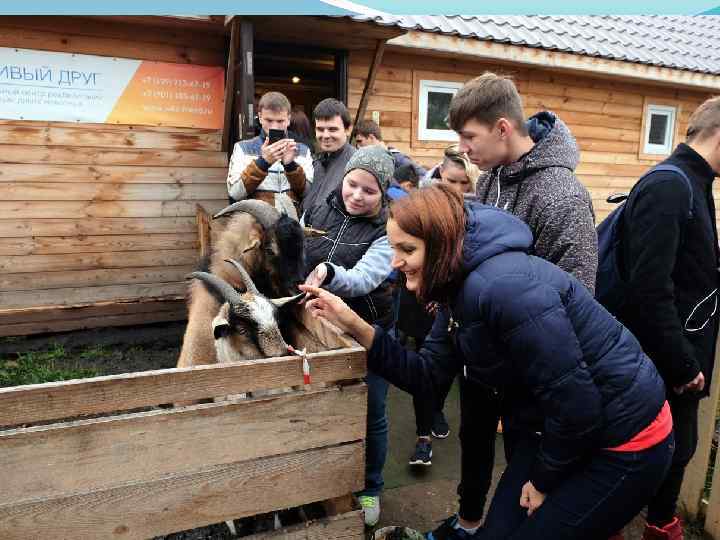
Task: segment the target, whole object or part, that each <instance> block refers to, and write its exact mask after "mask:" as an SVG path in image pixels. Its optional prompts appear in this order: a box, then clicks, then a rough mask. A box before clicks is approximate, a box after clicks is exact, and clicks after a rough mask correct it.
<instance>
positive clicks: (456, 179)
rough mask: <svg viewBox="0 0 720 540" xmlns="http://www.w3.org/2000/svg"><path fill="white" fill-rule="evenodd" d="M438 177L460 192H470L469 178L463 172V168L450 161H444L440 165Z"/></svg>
mask: <svg viewBox="0 0 720 540" xmlns="http://www.w3.org/2000/svg"><path fill="white" fill-rule="evenodd" d="M440 178H442V181H443V182H445V183H446V184H448V185H449V186H450V187H452V188H454V189H456V190H458V191H459V192H460V193H470V190H471V189H472V185H471V184H470V179H469V178H468V177H467V174H465V168H464V167H461V166H460V165H456V164H454V163H453V162H452V161H445V163H443V164H442V165H441V166H440Z"/></svg>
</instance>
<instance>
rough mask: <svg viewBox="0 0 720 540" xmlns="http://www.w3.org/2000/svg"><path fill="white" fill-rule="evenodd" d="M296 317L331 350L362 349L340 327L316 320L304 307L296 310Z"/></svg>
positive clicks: (322, 320)
mask: <svg viewBox="0 0 720 540" xmlns="http://www.w3.org/2000/svg"><path fill="white" fill-rule="evenodd" d="M295 317H296V319H297V320H298V321H300V323H302V325H303V326H304V327H305V328H307V329H308V330H309V331H310V332H311V333H312V334H313V335H314V336H315V337H317V338H318V339H319V340H320V342H321V343H322V344H323V345H325V346H326V347H327V348H329V349H342V348H352V349H354V348H357V347H360V345H358V343H357V342H356V341H355V340H354V339H353V338H352V337H350V336H349V335H348V334H345V333H343V332H342V331H341V330H340V329H339V328H338V327H336V326H334V325H333V324H331V323H329V322H328V321H326V320H325V319H321V318H315V317H313V316H312V315H310V313H309V312H308V310H306V309H305V308H304V306H299V307H297V308H296V309H295Z"/></svg>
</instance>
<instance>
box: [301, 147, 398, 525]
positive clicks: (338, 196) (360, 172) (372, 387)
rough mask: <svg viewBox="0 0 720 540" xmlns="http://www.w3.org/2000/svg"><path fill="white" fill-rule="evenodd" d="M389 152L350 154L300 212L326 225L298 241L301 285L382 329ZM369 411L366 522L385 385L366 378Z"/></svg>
mask: <svg viewBox="0 0 720 540" xmlns="http://www.w3.org/2000/svg"><path fill="white" fill-rule="evenodd" d="M393 169H394V163H393V159H392V156H391V155H390V154H389V153H388V152H387V150H385V149H384V148H383V147H381V146H366V147H364V148H361V149H359V150H358V151H357V152H355V153H354V154H353V155H352V157H351V158H350V160H349V161H348V163H347V165H346V167H345V176H344V178H343V181H342V183H341V184H340V187H339V188H338V189H337V190H336V191H334V192H333V193H331V194H330V195H329V196H328V198H327V200H326V201H325V202H324V204H319V205H316V206H314V207H312V208H310V209H308V210H307V212H305V215H304V216H303V222H304V224H305V225H307V226H309V227H313V228H315V229H320V230H323V231H325V234H323V235H322V236H319V237H315V238H306V239H305V267H306V270H307V272H309V276H308V279H307V281H306V283H309V284H313V285H320V284H322V285H323V286H324V287H325V288H326V289H328V290H329V291H332V292H333V293H335V294H337V295H338V296H340V297H342V298H345V300H346V302H347V303H348V304H349V305H350V306H351V307H352V309H353V310H355V311H356V312H357V313H358V314H359V315H360V316H361V317H362V318H363V320H365V321H367V323H369V324H375V325H377V326H378V327H380V328H383V329H384V330H390V328H391V327H392V323H393V310H392V293H391V291H390V284H389V283H388V281H387V278H388V276H389V275H390V272H391V270H392V269H391V267H390V262H391V260H392V250H391V249H390V245H389V244H388V239H387V232H386V231H385V224H386V222H387V204H386V201H387V199H386V191H387V189H388V185H389V184H390V181H391V180H392V177H393ZM367 385H368V417H367V439H366V444H365V489H364V490H363V491H362V492H361V493H360V494H359V499H360V505H361V506H362V508H363V512H364V515H365V523H366V524H367V525H368V526H371V527H372V526H375V525H376V524H377V522H378V520H379V519H380V492H381V491H382V488H383V476H382V471H383V467H384V465H385V456H386V454H387V438H388V437H387V434H388V422H387V415H386V414H385V401H386V396H387V390H388V383H387V381H385V380H384V379H383V378H381V377H379V376H378V375H377V374H375V373H369V374H368V376H367Z"/></svg>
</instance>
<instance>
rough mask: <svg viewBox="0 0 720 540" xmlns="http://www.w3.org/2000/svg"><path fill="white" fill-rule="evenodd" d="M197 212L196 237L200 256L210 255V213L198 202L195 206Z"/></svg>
mask: <svg viewBox="0 0 720 540" xmlns="http://www.w3.org/2000/svg"><path fill="white" fill-rule="evenodd" d="M196 209H197V214H196V216H195V218H196V220H197V237H198V243H199V246H200V256H201V257H208V256H209V255H210V250H211V246H210V215H209V214H208V213H207V212H206V211H205V209H204V208H203V207H202V206H200V205H199V204H198V205H197V207H196Z"/></svg>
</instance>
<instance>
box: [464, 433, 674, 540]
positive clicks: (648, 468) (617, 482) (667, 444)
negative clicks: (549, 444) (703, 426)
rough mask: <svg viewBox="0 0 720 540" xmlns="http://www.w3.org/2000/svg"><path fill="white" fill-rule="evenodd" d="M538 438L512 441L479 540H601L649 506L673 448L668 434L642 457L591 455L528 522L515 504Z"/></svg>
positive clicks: (607, 453)
mask: <svg viewBox="0 0 720 540" xmlns="http://www.w3.org/2000/svg"><path fill="white" fill-rule="evenodd" d="M538 444H539V437H533V436H532V435H527V436H526V437H525V438H523V440H518V441H516V444H515V445H514V448H513V451H512V455H511V456H510V461H509V463H508V466H507V468H506V469H505V472H504V473H503V475H502V477H501V479H500V483H499V484H498V487H497V490H496V492H495V496H494V497H493V500H492V502H491V504H490V509H489V510H488V514H487V517H486V519H485V523H484V524H483V526H482V527H481V528H480V529H479V530H478V533H477V536H476V538H478V539H479V540H500V539H508V540H542V539H549V538H552V540H605V539H607V538H608V537H609V536H611V535H612V534H614V533H616V532H617V531H619V530H621V529H622V528H623V527H624V526H625V525H626V524H627V523H629V522H630V521H631V520H632V519H633V518H634V517H635V516H636V515H637V514H638V513H640V510H641V509H642V508H643V507H644V506H645V505H646V504H647V503H648V501H649V500H650V499H651V497H652V496H653V495H654V494H655V492H656V491H657V490H658V488H659V487H660V485H661V483H662V481H663V479H664V478H665V474H666V473H667V471H668V468H669V466H670V462H671V460H672V455H673V450H674V447H675V440H674V436H673V434H672V433H671V434H670V435H669V436H668V437H667V438H666V439H665V440H664V441H663V442H661V443H659V444H656V445H655V446H653V447H652V448H649V449H647V450H643V451H640V452H610V451H607V450H598V451H595V452H593V453H592V454H591V455H590V456H589V457H588V458H587V460H586V461H585V462H584V463H582V465H581V466H579V467H578V468H577V470H576V471H575V472H574V473H573V474H571V476H569V477H568V478H567V479H566V480H565V481H564V482H563V483H562V484H560V485H559V486H558V487H557V488H556V489H555V490H553V491H552V492H551V493H549V494H548V496H547V498H546V499H545V502H544V503H543V504H542V506H541V507H540V508H539V509H538V510H536V511H535V513H533V515H532V516H531V517H528V516H527V510H526V509H525V508H522V507H521V506H520V504H519V502H520V493H521V491H522V487H523V485H524V484H525V482H527V481H528V478H529V476H530V471H531V469H532V466H533V463H534V461H535V459H536V458H535V456H536V454H537V449H538Z"/></svg>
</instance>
